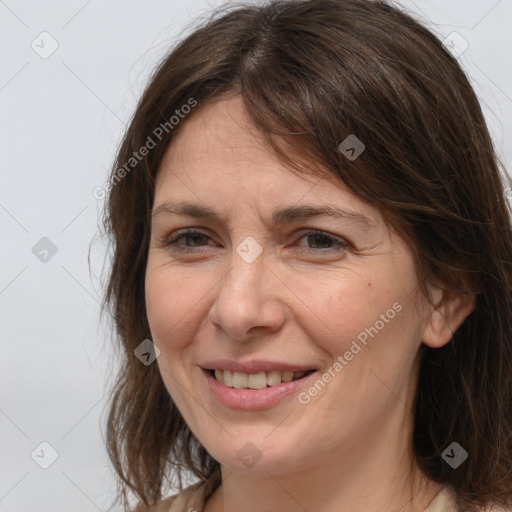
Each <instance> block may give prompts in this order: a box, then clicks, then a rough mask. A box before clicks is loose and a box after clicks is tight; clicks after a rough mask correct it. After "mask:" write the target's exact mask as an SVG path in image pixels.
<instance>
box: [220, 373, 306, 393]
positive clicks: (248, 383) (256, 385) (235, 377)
mask: <svg viewBox="0 0 512 512" xmlns="http://www.w3.org/2000/svg"><path fill="white" fill-rule="evenodd" d="M306 373H307V372H290V371H284V372H279V371H276V370H272V371H269V372H259V373H251V374H249V373H242V372H230V371H228V370H215V378H216V379H217V380H218V381H219V382H221V383H222V384H224V385H225V386H228V387H230V388H235V389H247V388H249V389H263V388H266V387H267V386H277V385H278V384H281V382H291V381H292V380H297V379H300V378H302V377H304V375H306Z"/></svg>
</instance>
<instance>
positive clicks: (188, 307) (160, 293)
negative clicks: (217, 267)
mask: <svg viewBox="0 0 512 512" xmlns="http://www.w3.org/2000/svg"><path fill="white" fill-rule="evenodd" d="M217 280H218V278H215V276H212V275H206V274H205V273H193V272H190V271H188V272H187V271H186V270H183V269H178V268H172V267H168V266H164V265H161V266H153V267H151V266H150V265H148V268H147V271H146V280H145V295H146V313H147V317H148V321H149V326H150V329H151V334H152V336H153V341H155V342H156V343H157V344H158V345H159V346H160V347H161V349H163V350H167V351H173V350H180V349H181V348H183V347H184V346H186V345H187V343H188V342H189V341H188V340H189V339H190V338H191V337H192V335H193V333H194V332H195V331H196V330H197V326H198V322H200V321H201V319H202V318H204V316H205V315H206V314H207V312H206V311H205V307H206V305H207V303H208V300H209V293H208V292H209V291H211V292H213V291H214V290H215V286H214V284H215V282H216V281H217Z"/></svg>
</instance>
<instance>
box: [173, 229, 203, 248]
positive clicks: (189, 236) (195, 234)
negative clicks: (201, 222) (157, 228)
mask: <svg viewBox="0 0 512 512" xmlns="http://www.w3.org/2000/svg"><path fill="white" fill-rule="evenodd" d="M206 239H207V240H211V237H209V236H208V235H205V234H204V233H203V232H201V231H197V230H195V229H188V230H186V231H178V232H177V233H176V234H174V235H173V236H171V237H169V238H168V239H166V240H165V242H164V245H165V246H166V247H172V248H173V249H176V250H178V251H184V252H192V251H194V248H200V247H201V244H200V242H201V241H203V242H204V241H205V240H206ZM182 240H189V241H190V240H192V246H189V245H186V246H182V245H181V244H178V242H180V241H182ZM198 242H199V243H198ZM196 243H197V245H196Z"/></svg>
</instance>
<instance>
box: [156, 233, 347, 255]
mask: <svg viewBox="0 0 512 512" xmlns="http://www.w3.org/2000/svg"><path fill="white" fill-rule="evenodd" d="M302 239H307V241H308V242H309V243H310V244H313V245H317V246H318V245H320V246H327V247H320V248H318V247H301V246H296V247H299V252H303V251H304V250H305V251H308V252H313V253H315V252H316V253H325V252H332V251H335V252H340V251H344V250H346V249H347V248H348V247H349V243H348V242H346V241H345V240H343V239H341V238H338V237H334V236H332V235H330V234H328V233H326V232H324V231H319V230H313V231H308V232H307V233H305V234H303V235H302V236H301V237H300V238H299V240H302ZM209 240H211V237H210V236H208V235H206V234H205V233H203V232H202V231H197V230H195V229H188V230H185V231H178V232H177V233H175V234H174V235H173V236H171V237H169V238H168V239H166V240H165V241H164V245H165V246H166V247H172V249H173V250H177V251H183V252H197V251H200V250H204V249H203V248H204V246H205V244H206V243H207V242H208V241H209ZM183 241H184V242H187V241H188V242H190V244H187V243H186V244H185V245H182V244H181V243H179V242H183Z"/></svg>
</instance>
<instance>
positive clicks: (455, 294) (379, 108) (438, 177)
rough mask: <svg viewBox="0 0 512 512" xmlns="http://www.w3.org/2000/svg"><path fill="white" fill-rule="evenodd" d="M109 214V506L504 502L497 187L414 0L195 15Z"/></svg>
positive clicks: (501, 236) (506, 413) (452, 66)
mask: <svg viewBox="0 0 512 512" xmlns="http://www.w3.org/2000/svg"><path fill="white" fill-rule="evenodd" d="M104 226H105V229H106V231H107V233H108V234H109V235H110V237H111V240H112V243H113V261H112V267H111V269H110V275H109V282H108V289H107V292H106V295H105V304H106V305H109V306H111V308H112V314H113V318H114V321H115V326H116V328H117V330H118V333H119V338H120V341H121V348H122V354H123V360H122V370H121V371H120V373H119V375H118V379H117V382H116V385H115V387H114V389H113V395H112V398H111V405H110V414H109V418H108V431H107V443H108V449H109V454H110V457H111V459H112V462H113V464H114V467H115V469H116V471H117V473H118V475H119V481H120V483H121V484H120V493H119V496H120V499H122V500H123V503H124V506H125V510H131V506H130V505H129V503H130V500H129V498H130V496H129V495H130V493H133V494H134V495H135V497H136V498H137V504H136V505H135V506H134V508H135V510H148V509H149V510H154V511H173V512H174V511H177V510H180V511H183V510H197V511H200V510H203V511H204V512H218V511H220V510H223V511H225V512H229V511H234V510H244V511H245V512H252V511H271V510H280V511H281V512H283V511H284V512H286V511H292V510H294V511H295V510H322V511H323V512H331V511H337V512H339V511H349V510H350V511H351V512H354V511H359V510H365V511H366V510H386V511H396V512H398V511H405V510H407V511H414V512H416V511H429V512H432V511H440V510H468V511H469V510H484V508H485V507H489V508H488V509H491V507H492V510H506V509H507V508H510V507H511V506H512V464H511V462H512V435H511V433H512V414H511V413H512V372H511V364H512V318H511V315H510V311H511V310H512V261H511V254H512V232H511V223H510V217H509V212H508V210H507V206H506V200H505V195H504V187H503V184H502V181H501V179H500V172H499V166H498V161H497V157H496V155H495V153H494V150H493V147H492V143H491V140H490V137H489V133H488V131H487V128H486V125H485V122H484V118H483V116H482V112H481V109H480V106H479V104H478V101H477V99H476V97H475V94H474V92H473V90H472V89H471V86H470V84H469V82H468V80H467V78H466V76H465V75H464V73H463V72H462V70H461V68H460V67H459V65H458V63H457V61H456V60H455V59H454V58H453V57H452V56H451V55H450V54H449V53H448V52H447V51H446V50H445V49H444V48H443V46H442V44H441V43H440V42H439V40H438V39H437V38H436V37H435V36H433V35H432V34H431V33H430V32H429V31H428V30H426V29H425V28H423V27H422V26H421V25H419V24H418V23H417V22H415V21H414V20H412V19H411V18H410V17H409V16H407V15H406V14H404V13H402V12H400V11H399V10H397V9H396V8H394V7H391V6H389V5H387V4H385V3H383V2H374V1H367V0H306V1H281V2H273V3H270V4H268V5H266V6H263V7H261V6H260V7H257V6H245V7H244V6H242V7H239V8H236V9H232V10H230V11H229V10H228V12H227V13H225V14H223V15H221V16H217V17H213V18H212V19H210V20H208V21H207V22H206V23H205V24H204V25H203V26H201V27H199V28H197V29H196V30H195V31H194V32H193V33H192V34H191V35H189V36H188V37H187V38H186V39H185V40H184V41H183V42H181V43H180V44H179V45H178V46H177V48H175V49H174V50H173V51H172V52H171V53H170V54H169V55H168V56H167V57H166V59H165V60H164V61H163V62H162V64H161V65H160V66H159V68H158V69H157V70H156V71H155V73H154V75H153V77H152V79H151V81H150V84H149V85H148V87H147V89H146V91H145V93H144V95H143V97H142V99H141V100H140V102H139V105H138V107H137V110H136V112H135V115H134V117H133V120H132V122H131V124H130V126H129V128H128V131H127V133H126V135H125V137H124V140H123V142H122V144H121V147H120V149H119V153H118V156H117V160H116V164H115V166H114V169H113V172H112V176H111V186H110V194H109V197H108V201H107V207H106V210H105V217H104ZM189 475H194V476H195V477H197V478H196V479H198V482H197V483H196V484H194V485H193V486H189V487H187V489H186V490H184V487H185V486H184V485H183V481H182V477H187V476H189ZM166 478H168V479H169V482H170V483H171V484H178V487H179V489H180V491H182V492H181V493H180V495H179V496H178V497H171V498H167V499H162V498H163V496H164V495H165V493H166V492H167V491H168V488H165V486H164V479H166Z"/></svg>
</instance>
